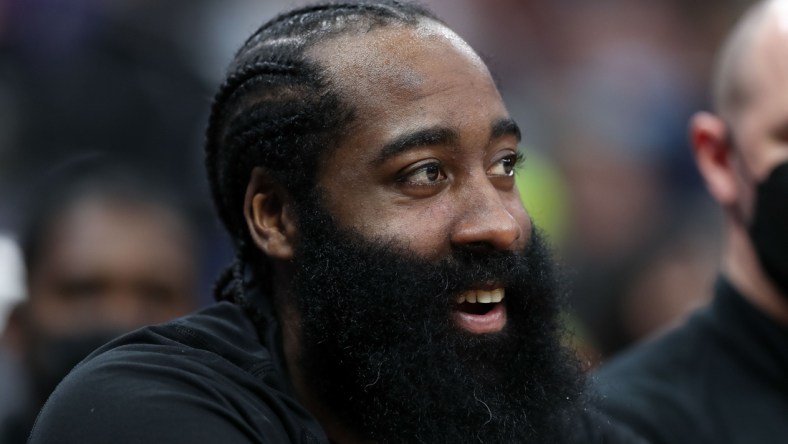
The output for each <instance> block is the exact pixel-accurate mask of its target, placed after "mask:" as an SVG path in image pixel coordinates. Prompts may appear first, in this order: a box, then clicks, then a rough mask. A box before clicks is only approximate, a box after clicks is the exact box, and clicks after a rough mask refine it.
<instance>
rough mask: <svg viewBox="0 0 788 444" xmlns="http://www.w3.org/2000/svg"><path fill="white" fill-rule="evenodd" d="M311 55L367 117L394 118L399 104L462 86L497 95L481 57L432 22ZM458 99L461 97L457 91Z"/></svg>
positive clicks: (351, 38)
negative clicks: (377, 114) (382, 115)
mask: <svg viewBox="0 0 788 444" xmlns="http://www.w3.org/2000/svg"><path fill="white" fill-rule="evenodd" d="M309 57H310V58H312V59H314V60H316V61H317V62H318V63H319V64H320V65H321V66H323V67H324V68H325V69H326V73H327V75H328V77H329V79H330V80H331V83H332V85H333V86H334V87H335V88H337V89H338V90H339V92H340V95H341V97H342V98H343V100H345V101H347V102H348V103H350V104H351V105H352V106H353V107H354V108H356V109H357V110H359V111H363V112H364V113H365V114H364V115H365V116H369V115H370V114H368V113H372V115H375V114H376V113H379V112H385V113H386V114H392V113H393V112H395V111H396V108H397V107H398V106H401V105H408V104H411V103H412V102H414V101H419V100H423V99H425V98H428V97H431V96H438V95H439V93H440V92H445V91H447V90H450V89H451V88H456V87H464V88H469V87H470V89H468V90H467V92H468V93H471V92H473V91H475V90H485V91H484V92H485V93H487V94H493V95H495V96H496V97H497V90H496V88H495V85H494V82H493V81H492V78H491V76H490V74H489V71H488V70H487V67H486V66H485V64H484V62H483V61H482V60H481V59H480V58H479V56H478V55H477V54H476V53H475V52H474V51H473V49H472V48H471V47H470V46H469V45H468V44H467V43H465V41H463V40H462V39H461V38H460V37H459V36H458V35H457V34H455V33H454V32H453V31H451V30H450V29H449V28H447V27H446V26H444V25H442V24H440V23H437V22H435V21H432V20H426V19H425V20H423V21H422V22H420V23H419V24H417V25H415V26H410V25H392V26H386V27H381V28H377V29H374V30H372V31H370V32H368V33H365V34H349V35H342V36H338V37H335V38H332V39H330V40H328V41H327V42H323V43H321V44H320V45H317V46H316V47H315V48H313V49H312V50H311V51H310V53H309ZM453 95H454V96H455V97H458V94H457V92H456V91H453ZM498 99H500V98H499V97H498ZM382 105H385V106H382Z"/></svg>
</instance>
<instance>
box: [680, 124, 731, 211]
mask: <svg viewBox="0 0 788 444" xmlns="http://www.w3.org/2000/svg"><path fill="white" fill-rule="evenodd" d="M729 130H730V129H729V128H728V126H727V124H726V123H725V122H724V121H723V120H722V119H721V118H720V117H718V116H716V115H714V114H711V113H708V112H698V113H696V114H695V115H694V116H692V120H691V121H690V142H691V143H692V151H693V154H694V155H695V162H696V163H697V164H698V170H699V171H700V174H701V176H703V180H704V181H705V182H706V187H707V188H708V189H709V193H711V195H712V197H713V198H714V199H715V200H716V201H717V202H719V203H720V205H722V206H731V205H735V204H736V202H737V200H738V191H737V187H736V174H735V170H734V161H733V160H734V155H735V153H734V152H733V149H734V148H733V146H732V145H731V143H730V139H729V134H728V132H729Z"/></svg>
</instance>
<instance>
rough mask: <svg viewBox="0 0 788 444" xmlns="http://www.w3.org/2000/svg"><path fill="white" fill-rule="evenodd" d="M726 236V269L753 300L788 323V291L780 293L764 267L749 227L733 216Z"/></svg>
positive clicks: (773, 317)
mask: <svg viewBox="0 0 788 444" xmlns="http://www.w3.org/2000/svg"><path fill="white" fill-rule="evenodd" d="M726 239H727V245H726V246H725V249H724V251H723V264H722V269H723V273H724V274H725V275H726V276H727V278H728V279H729V280H730V282H731V284H733V286H734V287H736V289H738V290H739V292H740V293H741V294H742V296H743V297H744V298H745V299H747V300H748V301H749V302H750V303H751V304H753V305H754V306H755V307H756V308H758V309H759V310H760V311H762V312H763V313H765V314H766V315H767V316H769V317H771V318H772V319H774V320H775V321H776V322H778V323H780V324H782V325H788V295H784V294H782V293H780V291H779V290H778V289H777V287H776V286H775V285H774V283H773V282H772V281H771V279H769V277H768V276H767V275H766V273H765V272H764V271H763V269H762V268H761V265H760V262H759V260H758V256H757V254H756V253H755V248H754V247H753V245H752V242H751V241H750V237H749V235H748V234H747V231H746V229H745V228H744V227H743V226H742V225H741V224H737V223H735V222H733V221H730V220H729V221H728V223H727V224H726Z"/></svg>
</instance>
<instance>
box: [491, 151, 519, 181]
mask: <svg viewBox="0 0 788 444" xmlns="http://www.w3.org/2000/svg"><path fill="white" fill-rule="evenodd" d="M516 165H517V155H516V154H512V155H511V156H506V157H504V158H503V159H501V160H499V161H498V162H495V164H494V165H493V166H492V167H490V169H489V170H488V171H487V174H489V175H491V176H514V167H515V166H516Z"/></svg>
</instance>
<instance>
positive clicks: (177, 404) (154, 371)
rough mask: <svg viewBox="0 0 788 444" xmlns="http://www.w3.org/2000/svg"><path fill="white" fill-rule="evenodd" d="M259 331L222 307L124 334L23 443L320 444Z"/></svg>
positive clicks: (81, 373) (94, 359) (79, 372)
mask: <svg viewBox="0 0 788 444" xmlns="http://www.w3.org/2000/svg"><path fill="white" fill-rule="evenodd" d="M269 327H271V328H267V329H266V328H262V329H257V328H256V327H255V325H254V324H253V323H252V322H251V320H250V319H249V318H248V317H247V316H246V315H245V313H244V312H243V311H242V310H241V309H240V308H239V307H238V306H236V305H233V304H230V303H227V302H223V303H219V304H216V305H214V306H212V307H209V308H207V309H205V310H203V311H201V312H199V313H197V314H195V315H191V316H187V317H185V318H181V319H178V320H176V321H173V322H171V323H168V324H164V325H161V326H155V327H148V328H144V329H141V330H137V331H135V332H132V333H130V334H128V335H125V336H123V337H121V338H119V339H117V340H115V341H113V342H111V343H109V344H107V345H105V346H104V347H102V348H101V349H99V350H97V351H96V352H95V353H93V354H92V355H91V356H90V357H89V358H88V359H87V360H85V361H83V362H82V363H81V364H80V365H79V366H77V367H76V368H75V369H74V371H72V372H71V373H70V374H69V375H68V376H67V377H66V378H65V379H64V380H63V382H62V383H61V384H60V385H59V386H58V388H57V389H56V390H55V392H54V393H53V394H52V396H51V397H50V398H49V401H47V404H46V406H45V407H44V409H43V410H42V412H41V414H40V415H39V417H38V420H37V421H36V425H35V427H34V428H33V432H32V434H31V437H30V442H31V443H33V444H36V443H55V442H57V443H62V444H71V443H73V444H77V443H80V444H85V443H145V444H153V443H168V444H179V443H184V444H186V443H189V444H194V443H327V442H328V439H327V438H326V437H325V434H324V432H323V430H322V429H321V427H320V425H319V424H318V423H317V421H316V420H315V419H314V418H313V417H312V415H311V414H309V412H307V411H306V409H304V408H303V407H302V406H301V405H300V404H299V403H298V402H297V401H296V400H295V399H294V397H293V396H292V395H291V393H292V387H291V386H290V384H289V382H288V381H287V379H286V378H284V377H283V375H284V372H283V371H282V369H281V363H280V362H279V360H278V359H277V354H276V353H275V352H272V350H277V346H276V344H273V343H271V344H268V343H269V342H273V341H274V340H275V338H276V337H277V335H276V333H275V331H273V330H275V329H274V328H272V327H273V326H269ZM264 330H269V333H270V334H265V331H264ZM258 331H260V332H261V333H264V335H263V336H266V337H264V338H261V337H260V336H261V335H258Z"/></svg>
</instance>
